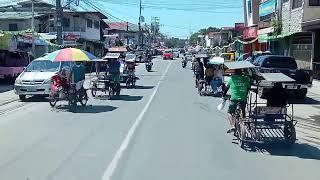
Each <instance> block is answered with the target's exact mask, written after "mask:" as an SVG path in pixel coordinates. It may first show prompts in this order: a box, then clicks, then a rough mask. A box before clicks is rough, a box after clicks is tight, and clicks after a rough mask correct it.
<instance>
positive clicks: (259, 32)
mask: <svg viewBox="0 0 320 180" xmlns="http://www.w3.org/2000/svg"><path fill="white" fill-rule="evenodd" d="M273 32H274V27H268V28H264V29H259V30H258V35H260V34H268V33H273Z"/></svg>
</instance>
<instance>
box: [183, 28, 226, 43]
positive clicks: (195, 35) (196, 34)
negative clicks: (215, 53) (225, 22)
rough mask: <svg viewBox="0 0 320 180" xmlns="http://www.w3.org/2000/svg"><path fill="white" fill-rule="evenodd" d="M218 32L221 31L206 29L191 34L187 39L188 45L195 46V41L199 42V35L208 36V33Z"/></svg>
mask: <svg viewBox="0 0 320 180" xmlns="http://www.w3.org/2000/svg"><path fill="white" fill-rule="evenodd" d="M220 31H221V29H220V28H216V27H208V28H203V29H200V30H199V31H198V32H195V33H193V34H191V36H190V39H189V43H190V44H191V45H196V44H197V41H198V40H199V38H198V36H199V35H206V34H208V32H220Z"/></svg>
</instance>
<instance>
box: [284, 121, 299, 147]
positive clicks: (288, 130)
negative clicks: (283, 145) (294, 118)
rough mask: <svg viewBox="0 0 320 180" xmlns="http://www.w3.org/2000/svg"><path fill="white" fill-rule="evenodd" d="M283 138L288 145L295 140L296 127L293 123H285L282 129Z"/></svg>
mask: <svg viewBox="0 0 320 180" xmlns="http://www.w3.org/2000/svg"><path fill="white" fill-rule="evenodd" d="M283 134H284V138H285V139H286V142H287V144H288V145H289V146H291V145H293V144H294V143H295V142H296V129H295V127H294V125H293V123H290V124H288V125H286V126H285V127H284V129H283Z"/></svg>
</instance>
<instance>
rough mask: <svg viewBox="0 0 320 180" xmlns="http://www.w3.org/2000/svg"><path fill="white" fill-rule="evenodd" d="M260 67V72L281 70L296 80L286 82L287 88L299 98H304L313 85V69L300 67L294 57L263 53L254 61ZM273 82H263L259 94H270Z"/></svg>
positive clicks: (263, 96) (263, 95)
mask: <svg viewBox="0 0 320 180" xmlns="http://www.w3.org/2000/svg"><path fill="white" fill-rule="evenodd" d="M253 64H254V65H255V66H257V67H258V69H257V70H258V72H257V74H258V75H259V73H268V72H269V73H270V72H281V73H283V74H285V75H287V76H289V77H291V78H292V79H294V80H295V82H294V83H286V84H284V85H285V86H286V89H287V90H288V92H289V93H290V94H293V95H294V96H295V97H297V98H299V99H304V98H305V97H306V95H307V92H308V88H309V87H311V86H312V80H313V76H312V71H311V70H303V69H298V66H297V62H296V60H295V59H294V58H293V57H288V56H279V55H262V56H259V57H257V58H256V59H255V61H254V62H253ZM271 88H272V84H268V83H263V82H262V86H261V88H259V91H258V93H259V96H260V97H261V98H265V97H267V96H268V93H269V90H270V89H271Z"/></svg>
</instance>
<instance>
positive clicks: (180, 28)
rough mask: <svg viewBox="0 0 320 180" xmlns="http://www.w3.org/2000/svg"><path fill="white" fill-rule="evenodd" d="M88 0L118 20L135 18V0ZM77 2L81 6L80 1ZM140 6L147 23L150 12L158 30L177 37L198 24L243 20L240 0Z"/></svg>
mask: <svg viewBox="0 0 320 180" xmlns="http://www.w3.org/2000/svg"><path fill="white" fill-rule="evenodd" d="M90 1H92V2H95V4H96V5H98V6H99V7H100V8H103V9H104V10H105V11H106V12H107V13H110V14H112V15H113V16H115V17H116V18H119V19H120V20H123V21H129V22H133V23H137V22H138V17H139V5H138V4H139V0H90ZM80 5H81V6H82V7H83V6H84V3H82V4H80ZM142 6H143V7H144V8H143V10H142V15H143V16H144V17H145V20H146V22H147V23H150V22H151V17H152V16H156V17H159V18H160V25H161V27H160V31H161V32H162V33H164V34H166V35H169V36H173V37H179V38H186V37H187V36H189V35H190V32H196V31H197V30H199V29H201V28H205V27H209V26H215V27H223V26H234V23H236V22H243V21H244V20H243V1H242V0H142ZM116 18H113V17H111V18H110V19H111V20H117V19H116Z"/></svg>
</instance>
